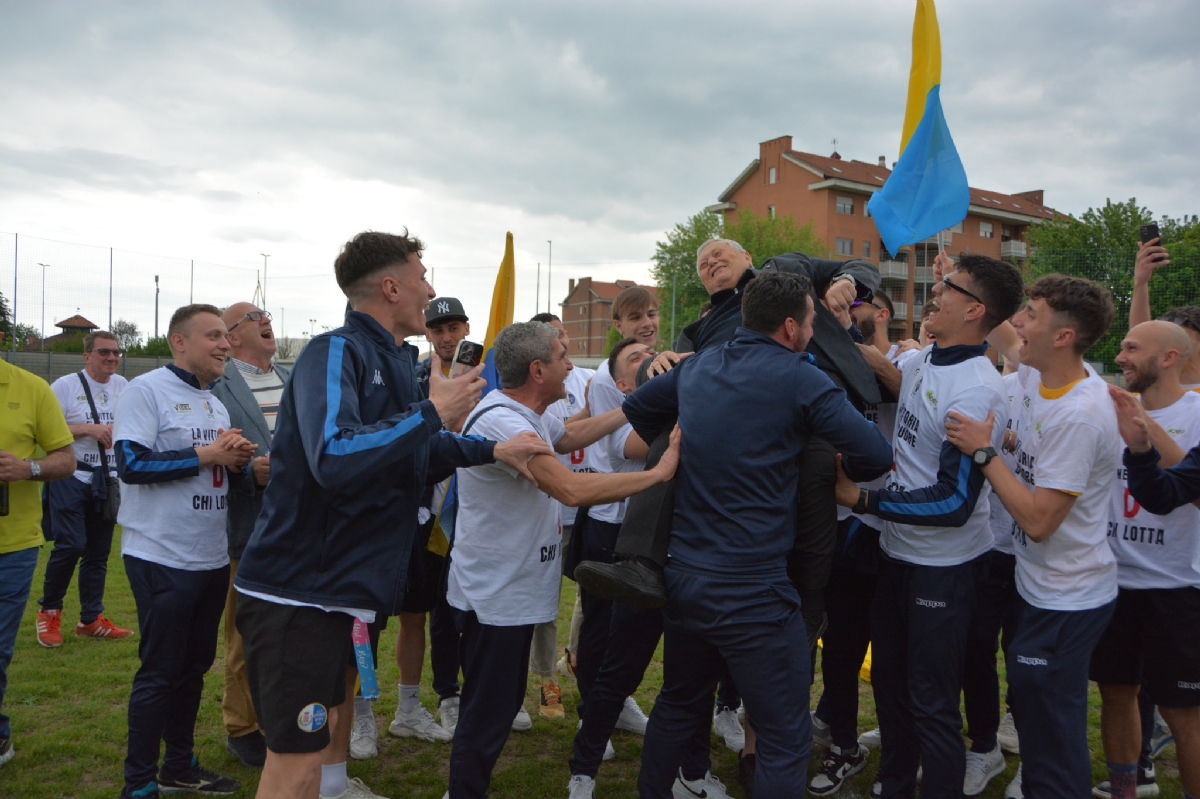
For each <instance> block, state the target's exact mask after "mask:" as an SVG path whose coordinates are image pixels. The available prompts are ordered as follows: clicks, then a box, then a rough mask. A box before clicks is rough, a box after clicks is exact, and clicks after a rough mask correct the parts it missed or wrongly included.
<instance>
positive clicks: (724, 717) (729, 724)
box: [713, 707, 746, 752]
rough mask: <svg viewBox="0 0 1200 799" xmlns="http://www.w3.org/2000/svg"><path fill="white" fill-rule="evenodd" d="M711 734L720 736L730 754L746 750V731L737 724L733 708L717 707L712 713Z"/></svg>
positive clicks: (735, 712)
mask: <svg viewBox="0 0 1200 799" xmlns="http://www.w3.org/2000/svg"><path fill="white" fill-rule="evenodd" d="M713 732H714V733H716V734H717V735H719V736H721V738H722V739H723V740H724V741H725V748H726V749H728V750H730V751H731V752H740V751H742V750H743V749H745V748H746V731H745V730H743V729H742V725H741V724H739V723H738V720H737V711H736V710H734V709H733V708H728V707H719V708H717V709H716V710H714V711H713Z"/></svg>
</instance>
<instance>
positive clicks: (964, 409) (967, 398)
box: [941, 386, 1008, 449]
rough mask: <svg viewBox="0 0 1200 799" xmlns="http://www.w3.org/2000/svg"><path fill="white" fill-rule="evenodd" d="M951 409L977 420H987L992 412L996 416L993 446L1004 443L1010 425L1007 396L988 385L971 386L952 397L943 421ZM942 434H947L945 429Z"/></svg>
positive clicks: (993, 426)
mask: <svg viewBox="0 0 1200 799" xmlns="http://www.w3.org/2000/svg"><path fill="white" fill-rule="evenodd" d="M951 411H954V412H956V413H960V414H962V415H963V416H965V417H967V418H968V419H974V420H975V421H977V422H983V421H986V420H987V417H988V413H989V412H990V413H992V414H993V415H994V417H995V421H994V423H993V425H992V446H993V447H996V449H999V448H1000V446H1001V445H1002V444H1003V443H1004V431H1005V429H1006V428H1007V427H1008V397H1007V396H1005V395H1003V394H998V393H996V391H995V390H994V389H992V388H989V387H987V386H971V387H970V388H967V389H966V390H964V391H960V392H958V393H957V394H955V395H954V396H953V397H951V398H950V401H949V402H948V403H947V404H946V408H945V415H943V417H942V421H943V423H945V420H946V418H948V417H949V415H950V412H951ZM941 434H942V435H945V431H944V430H943V431H941Z"/></svg>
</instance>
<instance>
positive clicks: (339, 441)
mask: <svg viewBox="0 0 1200 799" xmlns="http://www.w3.org/2000/svg"><path fill="white" fill-rule="evenodd" d="M345 349H346V339H344V338H339V337H337V336H332V337H330V339H329V359H328V361H327V363H326V367H325V402H326V406H325V452H326V453H328V454H329V455H352V454H354V453H356V452H365V451H366V450H369V449H378V448H379V447H386V446H387V445H388V444H391V443H392V442H393V441H396V440H397V439H400V438H403V437H404V436H405V435H407V434H408V433H410V432H412V431H413V430H415V429H416V428H418V427H420V426H421V424H422V422H423V421H424V418H423V417H422V416H421V414H420V413H419V412H418V413H414V414H413V415H412V416H409V417H408V418H407V419H405V420H404V421H402V422H400V423H398V424H397V425H395V426H394V427H391V428H388V429H384V430H377V431H376V432H374V433H365V434H363V435H359V436H355V437H353V438H338V436H339V434H341V430H340V429H339V428H338V424H337V415H338V409H339V408H341V406H342V353H343V351H344V350H345Z"/></svg>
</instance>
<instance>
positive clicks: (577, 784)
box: [567, 774, 596, 799]
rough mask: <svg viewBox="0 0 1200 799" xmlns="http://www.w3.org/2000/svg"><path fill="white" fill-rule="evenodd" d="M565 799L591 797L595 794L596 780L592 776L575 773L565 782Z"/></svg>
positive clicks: (587, 798)
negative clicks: (567, 792)
mask: <svg viewBox="0 0 1200 799" xmlns="http://www.w3.org/2000/svg"><path fill="white" fill-rule="evenodd" d="M567 790H568V791H570V793H569V794H567V799H592V797H593V796H595V795H596V780H595V779H593V778H592V777H585V776H584V775H582V774H576V775H575V776H574V777H572V778H571V781H570V782H568V783H567Z"/></svg>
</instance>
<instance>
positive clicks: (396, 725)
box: [388, 705, 454, 742]
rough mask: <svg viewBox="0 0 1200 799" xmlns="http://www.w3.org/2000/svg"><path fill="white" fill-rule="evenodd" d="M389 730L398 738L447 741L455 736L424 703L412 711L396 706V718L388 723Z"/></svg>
mask: <svg viewBox="0 0 1200 799" xmlns="http://www.w3.org/2000/svg"><path fill="white" fill-rule="evenodd" d="M388 732H390V733H391V734H392V735H395V736H396V737H397V738H418V739H420V740H422V741H431V742H445V741H449V740H452V739H453V738H454V736H453V735H451V734H450V733H448V732H446V730H445V728H444V727H441V726H440V725H438V723H437V722H436V721H434V720H433V715H432V714H431V713H430V712H429V711H428V710H426V709H425V707H424V706H423V705H417V706H416V708H415V709H414V710H413V711H412V712H411V713H404V712H403V711H401V710H400V708H396V718H395V719H394V720H393V721H392V723H391V724H389V725H388Z"/></svg>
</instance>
